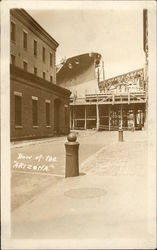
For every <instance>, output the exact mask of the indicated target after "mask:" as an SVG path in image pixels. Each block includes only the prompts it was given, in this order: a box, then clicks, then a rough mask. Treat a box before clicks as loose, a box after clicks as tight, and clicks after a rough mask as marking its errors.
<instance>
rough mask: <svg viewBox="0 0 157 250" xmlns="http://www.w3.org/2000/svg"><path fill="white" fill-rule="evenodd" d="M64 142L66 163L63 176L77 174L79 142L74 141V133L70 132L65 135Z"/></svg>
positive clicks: (75, 138)
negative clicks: (65, 140)
mask: <svg viewBox="0 0 157 250" xmlns="http://www.w3.org/2000/svg"><path fill="white" fill-rule="evenodd" d="M67 140H68V141H67V142H66V143H65V149H66V165H65V177H73V176H78V175H79V143H78V142H77V141H76V140H77V136H76V134H75V133H70V134H69V135H68V136H67Z"/></svg>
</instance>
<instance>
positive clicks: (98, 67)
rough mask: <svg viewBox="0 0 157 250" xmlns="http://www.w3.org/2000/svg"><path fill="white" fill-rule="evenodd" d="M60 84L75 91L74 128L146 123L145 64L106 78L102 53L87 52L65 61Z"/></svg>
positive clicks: (72, 106) (128, 126) (113, 127)
mask: <svg viewBox="0 0 157 250" xmlns="http://www.w3.org/2000/svg"><path fill="white" fill-rule="evenodd" d="M57 84H58V85H60V86H62V87H64V88H68V89H69V90H70V91H71V97H70V107H69V108H70V129H71V130H76V129H85V130H86V129H96V130H109V131H110V130H118V129H119V128H123V129H125V130H128V129H133V130H134V129H136V130H141V129H142V127H144V124H145V120H146V117H145V114H146V112H145V111H146V102H147V94H146V82H145V79H144V69H143V68H140V69H137V70H134V71H131V72H127V73H125V74H122V75H118V76H114V77H112V78H109V79H105V73H104V62H103V61H102V57H101V55H100V54H98V53H89V54H87V53H86V54H83V55H78V56H75V57H72V58H69V59H67V60H66V61H65V62H64V63H63V65H62V67H61V68H59V70H58V73H57Z"/></svg>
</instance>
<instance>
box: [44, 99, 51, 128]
mask: <svg viewBox="0 0 157 250" xmlns="http://www.w3.org/2000/svg"><path fill="white" fill-rule="evenodd" d="M47 107H49V108H48V110H47ZM50 110H51V101H50V100H45V116H46V117H45V118H46V119H45V120H46V127H47V128H50V127H51V119H50ZM47 112H48V113H47ZM47 118H48V119H47Z"/></svg>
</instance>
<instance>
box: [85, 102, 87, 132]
mask: <svg viewBox="0 0 157 250" xmlns="http://www.w3.org/2000/svg"><path fill="white" fill-rule="evenodd" d="M84 107H85V121H84V129H85V130H86V129H87V114H86V106H84Z"/></svg>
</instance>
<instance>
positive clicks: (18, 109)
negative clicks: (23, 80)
mask: <svg viewBox="0 0 157 250" xmlns="http://www.w3.org/2000/svg"><path fill="white" fill-rule="evenodd" d="M15 125H16V126H21V125H22V97H21V96H17V95H15Z"/></svg>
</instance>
